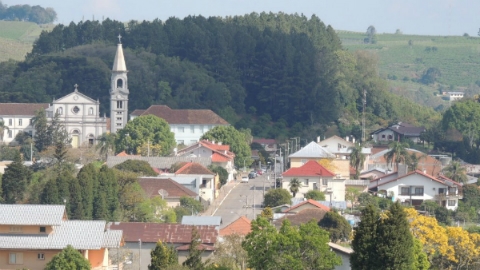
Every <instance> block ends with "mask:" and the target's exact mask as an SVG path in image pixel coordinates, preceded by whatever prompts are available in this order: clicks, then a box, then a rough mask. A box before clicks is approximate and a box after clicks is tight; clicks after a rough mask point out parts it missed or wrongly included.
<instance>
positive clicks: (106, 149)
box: [96, 133, 115, 160]
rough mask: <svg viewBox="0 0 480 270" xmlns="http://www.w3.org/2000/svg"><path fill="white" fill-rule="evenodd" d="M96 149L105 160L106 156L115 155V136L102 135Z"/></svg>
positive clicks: (110, 134)
mask: <svg viewBox="0 0 480 270" xmlns="http://www.w3.org/2000/svg"><path fill="white" fill-rule="evenodd" d="M96 148H97V150H99V152H100V155H101V156H105V160H107V156H108V154H110V153H112V152H113V153H115V134H113V133H103V134H102V136H100V138H99V142H98V144H97V146H96Z"/></svg>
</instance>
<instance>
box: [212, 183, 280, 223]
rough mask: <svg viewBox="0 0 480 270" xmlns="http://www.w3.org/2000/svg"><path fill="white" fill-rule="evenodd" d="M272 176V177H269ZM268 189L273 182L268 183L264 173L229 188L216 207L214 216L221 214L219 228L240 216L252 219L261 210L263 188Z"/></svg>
mask: <svg viewBox="0 0 480 270" xmlns="http://www.w3.org/2000/svg"><path fill="white" fill-rule="evenodd" d="M270 178H272V177H270ZM264 184H265V192H266V191H268V189H269V187H270V186H273V184H271V183H268V180H267V177H266V176H265V175H259V176H258V177H257V178H255V179H250V180H249V182H248V183H239V184H238V185H236V186H235V188H233V189H231V190H230V191H229V193H228V192H227V194H228V195H227V196H226V197H225V199H224V200H223V202H222V203H221V204H220V202H218V204H220V206H217V207H216V211H215V214H214V215H215V216H221V217H222V220H223V224H222V226H221V228H223V227H225V226H227V225H228V224H230V223H231V222H233V221H235V220H236V219H237V218H239V217H240V216H247V218H248V219H250V220H252V219H254V218H255V217H256V215H258V214H260V213H261V212H262V209H261V205H262V202H263V190H264V188H263V187H264Z"/></svg>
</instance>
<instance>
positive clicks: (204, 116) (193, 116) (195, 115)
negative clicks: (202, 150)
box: [141, 105, 229, 125]
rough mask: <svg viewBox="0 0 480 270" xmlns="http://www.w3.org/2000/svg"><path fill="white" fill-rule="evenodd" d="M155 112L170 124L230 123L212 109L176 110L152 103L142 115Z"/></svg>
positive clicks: (154, 113)
mask: <svg viewBox="0 0 480 270" xmlns="http://www.w3.org/2000/svg"><path fill="white" fill-rule="evenodd" d="M149 114H153V115H155V116H157V117H160V118H163V119H165V121H167V123H169V124H197V125H205V124H207V125H229V124H228V122H227V121H225V120H224V119H223V118H221V117H220V116H218V115H217V114H216V113H214V112H213V111H212V110H176V109H171V108H170V107H168V106H166V105H152V106H150V108H148V109H146V110H145V111H144V112H143V113H142V114H141V115H149Z"/></svg>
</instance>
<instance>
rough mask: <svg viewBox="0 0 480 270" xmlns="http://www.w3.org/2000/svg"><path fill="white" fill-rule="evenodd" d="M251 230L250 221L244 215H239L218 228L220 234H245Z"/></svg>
mask: <svg viewBox="0 0 480 270" xmlns="http://www.w3.org/2000/svg"><path fill="white" fill-rule="evenodd" d="M251 231H252V223H251V222H250V220H249V219H248V218H246V217H245V216H241V217H239V218H238V219H237V220H235V221H234V222H232V223H230V224H228V225H227V226H226V227H225V228H223V229H221V230H220V235H221V236H225V235H230V234H234V233H236V234H239V235H247V234H248V233H249V232H251Z"/></svg>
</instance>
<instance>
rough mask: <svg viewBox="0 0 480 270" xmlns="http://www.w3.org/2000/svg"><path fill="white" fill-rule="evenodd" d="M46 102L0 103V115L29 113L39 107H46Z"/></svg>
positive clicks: (31, 113)
mask: <svg viewBox="0 0 480 270" xmlns="http://www.w3.org/2000/svg"><path fill="white" fill-rule="evenodd" d="M48 106H49V104H48V103H0V116H2V115H25V116H26V115H29V116H30V115H31V116H34V115H35V112H36V111H38V110H40V109H41V108H43V109H47V108H48Z"/></svg>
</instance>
